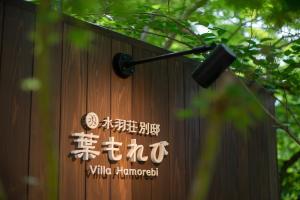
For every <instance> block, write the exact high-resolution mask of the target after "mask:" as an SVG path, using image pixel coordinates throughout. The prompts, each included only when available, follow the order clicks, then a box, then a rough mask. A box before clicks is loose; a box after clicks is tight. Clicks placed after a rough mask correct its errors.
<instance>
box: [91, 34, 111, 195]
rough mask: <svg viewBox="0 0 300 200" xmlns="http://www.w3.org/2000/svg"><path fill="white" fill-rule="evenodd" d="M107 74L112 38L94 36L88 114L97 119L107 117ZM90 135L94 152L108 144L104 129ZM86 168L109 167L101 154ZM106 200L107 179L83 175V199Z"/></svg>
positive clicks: (108, 102)
mask: <svg viewBox="0 0 300 200" xmlns="http://www.w3.org/2000/svg"><path fill="white" fill-rule="evenodd" d="M110 74H111V39H110V38H107V37H105V36H103V35H101V34H99V33H96V34H95V35H94V40H93V41H92V43H91V44H90V47H89V50H88V90H87V112H95V113H96V114H97V115H98V117H99V119H100V120H102V119H103V118H104V117H107V116H110V102H111V99H110ZM89 132H92V133H94V134H96V135H99V139H98V143H97V144H96V149H97V151H100V150H101V142H104V141H108V138H109V136H110V132H109V131H104V130H103V129H94V130H91V131H89ZM89 165H92V166H95V165H102V166H105V167H110V163H109V162H108V158H107V155H106V154H105V153H101V154H100V156H98V157H96V158H95V159H93V160H90V161H88V162H86V170H89ZM109 198H110V179H109V177H107V176H106V177H105V176H97V175H94V176H93V175H90V176H86V199H101V200H106V199H109Z"/></svg>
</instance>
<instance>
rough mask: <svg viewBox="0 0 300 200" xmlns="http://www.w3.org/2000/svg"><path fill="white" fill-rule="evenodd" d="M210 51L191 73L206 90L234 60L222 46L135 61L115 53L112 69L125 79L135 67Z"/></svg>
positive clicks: (232, 55) (202, 47)
mask: <svg viewBox="0 0 300 200" xmlns="http://www.w3.org/2000/svg"><path fill="white" fill-rule="evenodd" d="M210 50H213V52H211V54H210V55H209V56H208V57H207V59H206V60H204V61H203V62H202V63H201V64H200V65H199V66H198V67H197V68H196V69H195V70H194V72H193V73H192V77H193V78H194V80H195V81H197V83H198V84H199V85H201V86H202V87H204V88H207V87H209V86H210V85H211V84H212V83H213V82H214V81H215V80H216V79H217V78H218V77H219V76H220V75H221V74H222V72H223V71H224V70H225V69H227V68H228V67H229V65H230V64H231V63H233V61H234V60H235V59H236V56H235V54H234V53H233V52H232V51H231V50H230V49H229V48H228V47H226V46H225V45H224V44H220V45H217V46H201V47H196V48H193V49H191V50H187V51H181V52H177V53H168V54H164V55H160V56H156V57H151V58H146V59H142V60H136V61H135V60H133V57H132V56H130V55H128V54H125V53H117V54H116V55H115V56H114V58H113V68H114V71H115V73H116V74H117V75H118V76H120V77H122V78H127V77H129V76H131V75H132V74H133V73H134V71H135V65H138V64H142V63H147V62H152V61H156V60H161V59H166V58H172V57H178V56H183V55H188V54H198V53H203V52H207V51H210Z"/></svg>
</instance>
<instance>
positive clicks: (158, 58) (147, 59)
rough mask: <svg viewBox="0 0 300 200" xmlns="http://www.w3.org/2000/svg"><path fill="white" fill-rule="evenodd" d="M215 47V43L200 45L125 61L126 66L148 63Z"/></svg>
mask: <svg viewBox="0 0 300 200" xmlns="http://www.w3.org/2000/svg"><path fill="white" fill-rule="evenodd" d="M215 47H216V46H215V45H213V46H200V47H196V48H193V49H190V50H186V51H180V52H176V53H167V54H163V55H159V56H154V57H151V58H146V59H142V60H136V61H134V60H132V61H128V62H124V67H130V66H135V65H138V64H143V63H148V62H152V61H157V60H162V59H167V58H173V57H179V56H184V55H188V54H198V53H204V52H207V51H210V50H213V49H214V48H215Z"/></svg>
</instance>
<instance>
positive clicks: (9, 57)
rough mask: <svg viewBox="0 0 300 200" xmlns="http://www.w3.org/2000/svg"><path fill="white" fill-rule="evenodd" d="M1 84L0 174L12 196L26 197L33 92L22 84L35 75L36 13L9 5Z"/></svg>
mask: <svg viewBox="0 0 300 200" xmlns="http://www.w3.org/2000/svg"><path fill="white" fill-rule="evenodd" d="M4 12H5V16H4V26H3V27H4V31H3V37H2V38H3V40H2V55H1V79H0V80H1V84H0V87H1V89H0V91H1V93H0V110H1V112H0V121H1V123H0V130H1V133H0V136H1V140H2V141H3V142H2V144H1V145H0V159H1V165H0V177H1V182H2V183H3V184H4V190H5V193H6V196H7V198H8V199H26V196H27V186H26V184H25V181H24V180H25V178H26V177H27V176H28V154H29V152H28V149H29V137H30V132H29V131H30V106H31V93H30V92H25V91H21V88H20V83H21V80H22V79H24V78H29V77H31V76H32V65H33V63H32V60H33V44H32V42H31V41H30V40H29V33H30V32H31V31H32V30H33V27H34V15H33V14H32V13H30V12H26V11H23V10H20V9H18V8H16V7H12V6H9V5H7V6H5V11H4Z"/></svg>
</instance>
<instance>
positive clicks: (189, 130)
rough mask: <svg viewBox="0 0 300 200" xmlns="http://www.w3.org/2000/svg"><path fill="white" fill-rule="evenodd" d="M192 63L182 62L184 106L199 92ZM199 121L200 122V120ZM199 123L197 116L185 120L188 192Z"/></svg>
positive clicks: (197, 143) (193, 168)
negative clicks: (193, 74) (193, 76)
mask: <svg viewBox="0 0 300 200" xmlns="http://www.w3.org/2000/svg"><path fill="white" fill-rule="evenodd" d="M194 67H195V66H194V65H192V64H191V63H189V62H186V63H184V68H183V71H184V91H185V100H184V101H185V103H184V104H185V107H189V106H190V105H191V103H192V100H193V97H195V96H196V95H197V94H198V92H199V86H198V85H197V83H196V82H195V81H194V80H193V79H192V76H191V75H192V72H193V70H194ZM200 123H201V122H200ZM200 123H199V119H198V118H192V119H187V120H185V125H184V132H185V137H186V139H185V140H186V173H187V178H186V185H187V188H188V191H187V192H188V193H190V192H191V188H192V184H193V177H194V175H195V170H196V167H197V161H198V159H199V157H198V152H199V150H200V134H201V133H200Z"/></svg>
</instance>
